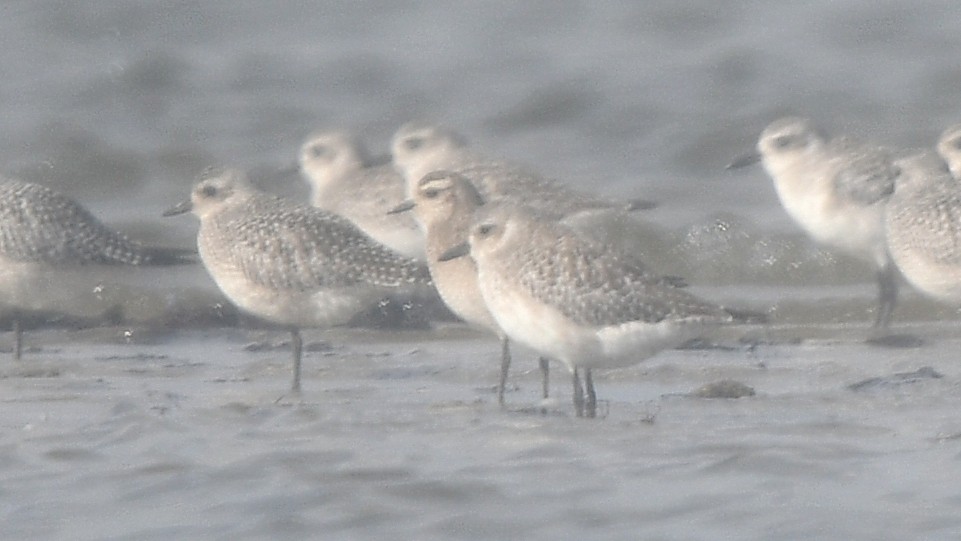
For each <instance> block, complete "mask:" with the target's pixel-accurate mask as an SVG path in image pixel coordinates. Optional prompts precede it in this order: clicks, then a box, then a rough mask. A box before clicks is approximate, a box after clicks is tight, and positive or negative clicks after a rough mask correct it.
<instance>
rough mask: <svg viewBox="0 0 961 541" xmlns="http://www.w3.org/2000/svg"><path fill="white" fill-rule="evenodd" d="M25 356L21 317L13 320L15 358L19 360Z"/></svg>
mask: <svg viewBox="0 0 961 541" xmlns="http://www.w3.org/2000/svg"><path fill="white" fill-rule="evenodd" d="M22 356H23V323H22V322H21V321H20V317H19V316H18V317H16V318H14V320H13V360H15V361H19V360H20V358H21V357H22Z"/></svg>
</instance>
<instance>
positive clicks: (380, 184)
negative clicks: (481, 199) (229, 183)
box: [299, 131, 424, 261]
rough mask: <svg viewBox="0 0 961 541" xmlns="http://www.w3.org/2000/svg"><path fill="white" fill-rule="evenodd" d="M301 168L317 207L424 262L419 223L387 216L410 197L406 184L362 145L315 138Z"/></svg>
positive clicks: (343, 137) (332, 135)
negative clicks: (336, 215) (373, 157)
mask: <svg viewBox="0 0 961 541" xmlns="http://www.w3.org/2000/svg"><path fill="white" fill-rule="evenodd" d="M299 163H300V170H301V172H302V173H303V174H304V176H305V178H306V180H307V182H308V183H309V184H310V187H311V204H312V205H313V206H315V207H317V208H321V209H324V210H327V211H329V212H333V213H335V214H338V215H340V216H343V217H344V218H347V219H348V220H350V221H351V222H353V224H354V225H356V226H357V227H358V228H360V229H361V230H362V231H364V232H365V233H367V235H369V236H370V237H371V238H373V239H374V240H376V241H377V242H379V243H381V244H383V245H384V246H387V247H388V248H390V249H391V250H393V251H395V252H397V253H399V254H401V255H403V256H406V257H410V258H414V259H418V260H420V261H423V260H424V235H423V233H422V232H421V231H420V229H419V228H418V227H417V223H416V222H415V221H414V219H413V218H412V217H411V216H410V215H409V214H389V213H388V211H390V210H391V209H393V208H394V207H396V206H397V205H399V204H400V203H401V202H402V201H404V199H405V197H406V188H405V184H404V178H403V177H402V176H401V175H400V173H398V172H397V170H396V169H395V168H394V166H393V164H391V163H389V162H388V163H377V162H375V161H374V160H372V159H371V158H370V157H369V155H368V153H367V150H366V148H365V147H364V146H363V144H361V143H360V141H358V140H356V139H355V138H353V137H350V136H349V135H347V134H345V133H342V132H336V131H330V132H322V133H319V134H316V135H314V136H312V137H310V138H309V139H308V140H307V141H306V142H305V143H304V144H303V146H302V147H301V150H300V158H299Z"/></svg>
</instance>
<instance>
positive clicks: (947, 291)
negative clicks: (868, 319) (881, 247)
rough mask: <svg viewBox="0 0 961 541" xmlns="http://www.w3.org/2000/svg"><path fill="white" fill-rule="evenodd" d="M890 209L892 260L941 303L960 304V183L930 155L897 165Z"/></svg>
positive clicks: (907, 159)
mask: <svg viewBox="0 0 961 541" xmlns="http://www.w3.org/2000/svg"><path fill="white" fill-rule="evenodd" d="M896 164H897V166H898V167H899V169H900V171H901V174H900V176H899V177H898V182H897V190H896V191H895V192H894V195H893V196H892V197H891V200H890V202H889V203H888V208H887V217H886V221H885V223H886V227H887V236H888V247H889V251H890V253H891V257H892V258H893V259H894V262H895V263H896V264H897V266H898V268H899V269H900V270H901V273H902V275H903V276H904V277H905V279H906V280H907V281H908V282H910V283H911V284H912V285H913V286H914V287H916V288H917V289H918V290H920V291H922V292H923V293H925V294H927V295H930V296H932V297H934V298H936V299H938V300H942V301H945V302H949V303H953V304H959V303H961V183H959V181H958V180H957V179H955V178H954V177H953V176H952V175H951V174H950V172H949V171H948V169H947V165H946V164H945V163H944V162H943V161H942V160H941V159H939V158H938V157H937V156H934V155H933V154H931V153H925V154H922V155H919V156H915V157H911V158H905V159H901V160H898V161H897V162H896Z"/></svg>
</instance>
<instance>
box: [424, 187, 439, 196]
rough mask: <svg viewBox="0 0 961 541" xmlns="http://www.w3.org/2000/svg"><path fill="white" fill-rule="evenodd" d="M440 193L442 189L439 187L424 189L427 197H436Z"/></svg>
mask: <svg viewBox="0 0 961 541" xmlns="http://www.w3.org/2000/svg"><path fill="white" fill-rule="evenodd" d="M438 195H440V190H438V189H437V188H428V189H426V190H424V197H426V198H427V199H436V198H437V196H438Z"/></svg>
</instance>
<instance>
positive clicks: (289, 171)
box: [277, 162, 300, 178]
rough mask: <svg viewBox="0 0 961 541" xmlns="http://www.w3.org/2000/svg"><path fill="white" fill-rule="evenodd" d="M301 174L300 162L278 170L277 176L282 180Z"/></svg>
mask: <svg viewBox="0 0 961 541" xmlns="http://www.w3.org/2000/svg"><path fill="white" fill-rule="evenodd" d="M299 174H300V163H298V162H294V163H289V164H287V165H285V166H283V167H281V168H279V169H277V176H278V177H280V178H284V177H289V176H293V175H299Z"/></svg>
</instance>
